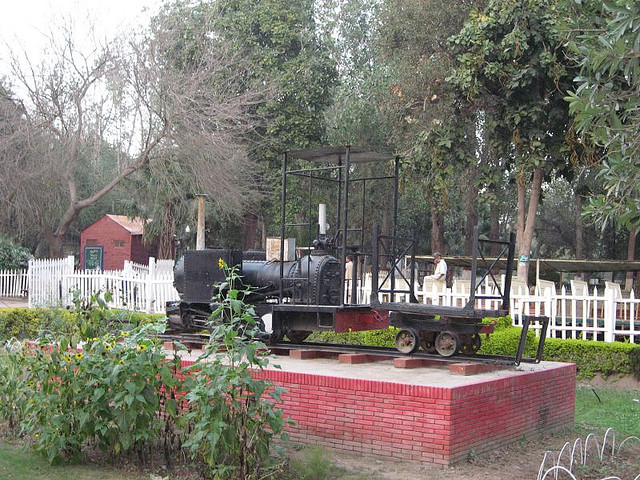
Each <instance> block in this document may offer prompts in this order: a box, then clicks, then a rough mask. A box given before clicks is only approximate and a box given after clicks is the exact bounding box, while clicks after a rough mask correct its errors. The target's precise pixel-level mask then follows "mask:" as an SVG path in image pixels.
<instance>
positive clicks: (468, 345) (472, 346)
mask: <svg viewBox="0 0 640 480" xmlns="http://www.w3.org/2000/svg"><path fill="white" fill-rule="evenodd" d="M480 345H482V340H481V339H480V335H479V334H477V333H473V334H471V335H465V336H464V338H463V340H462V348H461V351H462V353H464V354H465V355H473V354H474V353H476V352H477V351H478V350H480Z"/></svg>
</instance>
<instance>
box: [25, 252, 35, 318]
mask: <svg viewBox="0 0 640 480" xmlns="http://www.w3.org/2000/svg"><path fill="white" fill-rule="evenodd" d="M34 263H35V260H34V259H31V260H29V263H28V264H27V291H28V292H29V293H28V294H27V306H28V307H29V308H33V295H34V293H35V291H34V288H35V284H34V283H33V281H32V275H33V271H34V269H33V265H34Z"/></svg>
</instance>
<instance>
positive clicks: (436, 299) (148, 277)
mask: <svg viewBox="0 0 640 480" xmlns="http://www.w3.org/2000/svg"><path fill="white" fill-rule="evenodd" d="M386 287H387V288H388V285H387V286H386ZM395 289H396V290H398V289H400V290H403V289H404V290H406V292H405V293H397V294H396V295H395V296H394V299H393V301H396V302H397V301H400V302H402V301H408V300H409V298H408V297H409V294H408V292H409V286H408V284H407V283H406V282H405V281H404V280H401V279H396V282H395ZM495 290H496V286H495V285H492V284H491V283H490V281H489V279H486V280H485V283H484V285H483V286H482V287H481V292H482V293H492V292H495ZM27 291H28V293H29V295H28V297H29V307H45V306H70V305H73V299H74V295H76V296H77V298H80V299H85V300H88V299H90V298H91V296H92V295H93V294H95V293H97V292H100V293H101V294H103V295H104V293H105V292H107V291H108V292H110V293H111V300H110V301H109V302H108V304H109V306H110V307H112V308H122V309H129V310H137V311H142V312H148V313H164V311H165V304H166V302H168V301H174V300H178V299H179V297H178V292H177V291H176V290H175V288H174V287H173V261H171V260H169V261H156V260H155V259H153V258H151V259H150V262H149V265H140V264H135V263H127V264H126V265H125V268H124V269H123V270H122V271H112V272H99V271H95V270H88V271H79V270H75V269H74V258H73V256H71V257H67V258H64V259H59V260H31V261H30V262H29V270H27V271H19V270H18V271H0V296H5V297H19V296H25V294H26V292H27ZM357 293H358V300H359V303H368V301H369V300H368V299H369V298H370V295H371V278H370V276H369V277H368V278H367V277H365V279H364V282H361V281H360V280H358V288H357ZM414 294H415V296H416V297H417V298H418V300H419V301H420V302H422V303H425V304H434V305H445V306H454V307H463V306H464V305H465V304H466V303H467V301H468V299H469V282H468V281H460V280H457V281H455V282H454V285H453V288H445V287H444V285H443V284H438V283H437V282H426V281H425V282H424V284H423V285H422V286H416V287H415V288H414ZM379 298H380V301H390V300H391V299H390V294H389V293H384V292H380V293H379ZM475 306H476V308H478V309H483V310H496V309H498V308H499V307H500V300H497V299H477V300H476V305H475ZM509 311H510V314H511V318H512V319H513V323H514V325H516V326H522V323H523V317H524V316H525V315H533V316H548V317H549V319H550V323H549V328H548V330H547V335H548V336H549V337H555V338H563V339H566V338H573V339H583V340H599V341H605V342H613V341H619V340H622V341H629V342H631V343H637V344H640V299H638V298H635V296H634V294H633V292H631V295H630V297H629V298H623V297H622V295H621V294H620V288H619V286H617V285H615V284H612V285H610V286H609V288H604V289H601V290H600V291H598V289H597V288H596V289H594V290H593V291H592V292H588V290H587V289H584V290H582V291H581V292H579V291H577V289H576V291H574V292H571V293H567V291H566V290H565V288H562V289H561V290H560V292H559V293H556V291H555V287H553V288H536V289H535V293H534V294H533V295H532V294H530V293H529V290H528V288H527V287H526V286H524V285H521V284H519V283H518V282H517V281H515V282H514V283H513V284H512V289H511V299H510V305H509ZM531 328H533V329H537V330H539V329H540V325H538V324H534V325H533V326H532V327H531Z"/></svg>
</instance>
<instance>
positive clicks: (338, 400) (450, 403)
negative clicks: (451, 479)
mask: <svg viewBox="0 0 640 480" xmlns="http://www.w3.org/2000/svg"><path fill="white" fill-rule="evenodd" d="M273 363H274V364H280V365H281V368H282V370H277V369H269V370H265V371H262V372H259V373H257V374H256V375H257V376H259V377H261V378H268V379H270V380H271V381H273V382H274V383H276V384H277V385H280V386H282V387H284V388H285V389H286V390H287V391H288V393H287V394H285V395H284V396H283V401H282V403H281V404H280V405H279V406H280V407H281V408H282V409H283V411H284V413H285V415H287V416H289V417H290V418H291V419H293V420H294V421H295V422H296V425H295V426H293V427H289V434H290V437H291V440H292V441H293V442H296V443H304V444H318V445H322V446H325V447H327V448H330V449H335V450H343V451H349V452H352V453H360V454H362V455H365V456H376V457H377V456H383V457H391V458H396V459H406V460H411V461H419V462H427V463H432V464H442V465H450V464H453V463H456V462H460V461H462V460H465V459H466V458H468V456H469V455H470V454H471V452H473V454H481V453H483V452H486V451H489V450H491V449H494V448H497V447H502V446H507V445H509V444H511V443H514V442H518V441H520V440H521V439H522V438H523V437H527V436H533V435H538V434H540V433H544V432H550V431H553V430H558V429H561V428H563V427H566V426H570V425H573V415H574V409H575V386H576V368H575V365H573V364H561V363H552V362H544V363H543V364H540V365H523V367H521V368H520V369H516V368H512V369H509V370H503V371H498V372H482V371H477V372H471V373H468V372H467V373H464V372H463V374H462V375H461V374H460V372H457V373H458V374H456V372H455V371H454V370H455V369H449V368H447V369H436V368H416V369H410V370H407V369H403V368H394V367H393V362H392V361H387V362H375V363H371V364H367V365H359V364H346V365H345V364H339V363H338V361H337V360H335V359H331V360H329V359H313V360H300V359H290V358H276V359H274V360H273ZM461 368H463V370H465V372H466V369H468V368H469V367H468V366H467V367H461Z"/></svg>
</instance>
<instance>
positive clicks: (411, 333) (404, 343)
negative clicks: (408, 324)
mask: <svg viewBox="0 0 640 480" xmlns="http://www.w3.org/2000/svg"><path fill="white" fill-rule="evenodd" d="M395 343H396V348H397V349H398V351H399V352H400V353H404V354H409V353H413V352H415V351H416V350H418V347H419V346H420V339H419V335H418V332H416V331H415V330H413V329H412V328H403V329H402V330H400V331H399V332H398V333H396V340H395Z"/></svg>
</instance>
